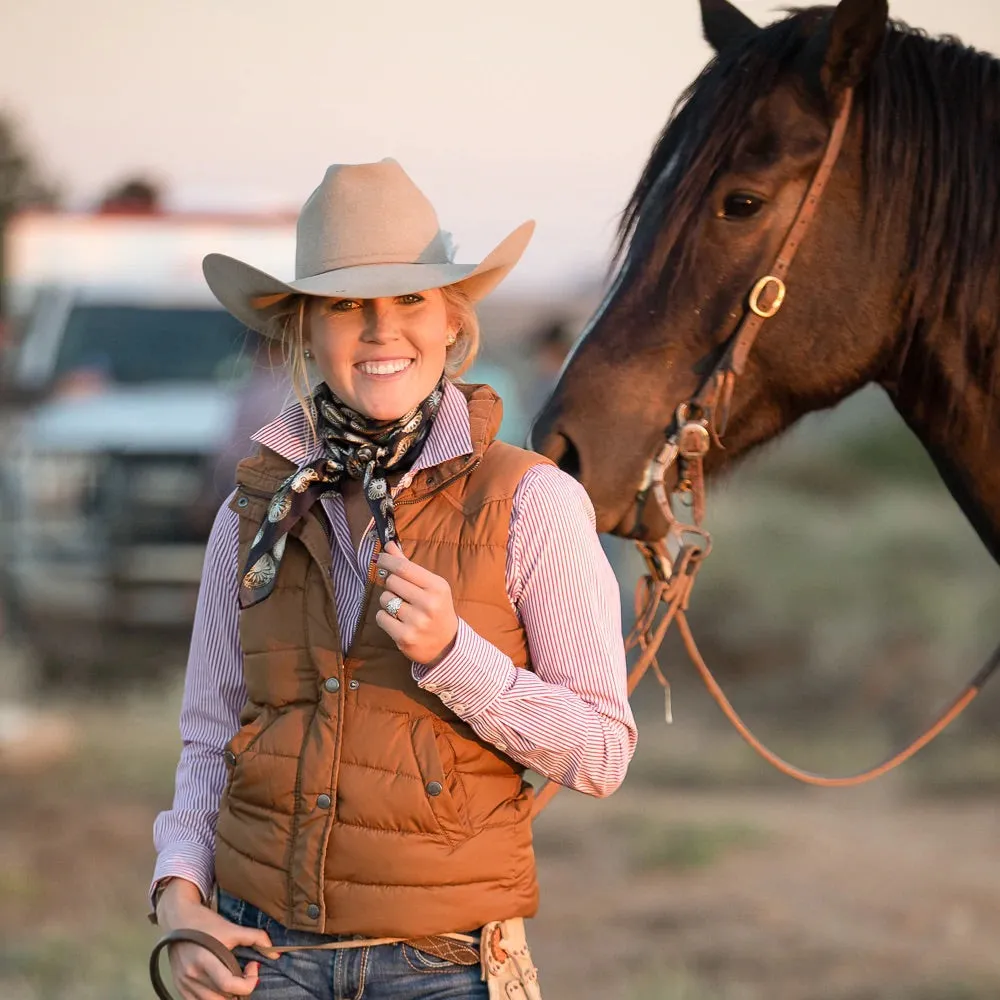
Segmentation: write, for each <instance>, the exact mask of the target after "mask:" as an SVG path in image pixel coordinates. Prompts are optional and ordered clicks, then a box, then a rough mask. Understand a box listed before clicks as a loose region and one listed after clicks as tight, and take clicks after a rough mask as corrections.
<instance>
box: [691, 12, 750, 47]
mask: <svg viewBox="0 0 1000 1000" xmlns="http://www.w3.org/2000/svg"><path fill="white" fill-rule="evenodd" d="M701 25H702V30H703V31H704V33H705V41H706V42H708V44H709V45H711V46H712V48H713V49H715V51H716V52H721V51H722V50H723V49H725V48H728V47H729V46H730V45H732V44H733V43H734V42H736V41H737V40H738V39H740V38H745V37H746V36H747V35H749V34H753V32H755V31H756V30H757V25H756V24H754V23H753V21H751V20H750V18H749V17H747V16H746V14H744V13H743V11H741V10H740V9H739V8H737V7H734V6H733V5H732V4H731V3H730V2H729V0H701Z"/></svg>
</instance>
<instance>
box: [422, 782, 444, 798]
mask: <svg viewBox="0 0 1000 1000" xmlns="http://www.w3.org/2000/svg"><path fill="white" fill-rule="evenodd" d="M426 791H427V794H428V795H440V794H441V793H442V792H443V791H444V788H443V786H442V785H441V782H440V781H428V782H427V787H426Z"/></svg>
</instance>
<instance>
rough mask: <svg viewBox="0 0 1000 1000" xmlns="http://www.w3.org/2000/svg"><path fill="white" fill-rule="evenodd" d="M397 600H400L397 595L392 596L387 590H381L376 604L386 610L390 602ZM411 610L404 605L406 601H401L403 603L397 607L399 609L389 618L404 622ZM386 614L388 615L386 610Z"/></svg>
mask: <svg viewBox="0 0 1000 1000" xmlns="http://www.w3.org/2000/svg"><path fill="white" fill-rule="evenodd" d="M399 599H400V598H399V595H398V594H393V593H392V592H391V591H388V590H383V591H382V593H381V594H379V595H378V603H379V605H380V606H381V607H382V608H383V609H387V608H388V605H389V602H390V601H398V600H399ZM411 610H412V609H411V608H410V606H409V605H408V604H407V603H406V601H403V603H402V604H400V605H399V609H398V610H397V611H396V613H395V614H394V615H392V616H391V617H393V618H395V619H396V621H400V622H405V621H407V620H408V616H409V613H410V611H411ZM386 614H389V611H388V610H386Z"/></svg>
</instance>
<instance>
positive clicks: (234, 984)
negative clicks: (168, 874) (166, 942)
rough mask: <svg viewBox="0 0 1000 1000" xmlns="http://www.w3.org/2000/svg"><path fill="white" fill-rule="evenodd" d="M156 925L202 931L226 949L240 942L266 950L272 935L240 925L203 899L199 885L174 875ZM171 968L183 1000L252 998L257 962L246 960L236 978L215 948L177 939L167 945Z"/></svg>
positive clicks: (163, 894)
mask: <svg viewBox="0 0 1000 1000" xmlns="http://www.w3.org/2000/svg"><path fill="white" fill-rule="evenodd" d="M156 920H157V924H158V925H159V926H160V927H162V928H163V929H164V930H165V931H173V930H177V929H178V928H180V927H186V928H193V929H194V930H199V931H204V932H205V933H206V934H211V935H212V937H214V938H217V939H218V940H219V941H221V942H222V943H223V944H224V945H225V946H226V947H227V948H235V947H237V946H238V945H244V946H246V947H251V948H256V949H257V950H258V951H261V952H264V953H266V952H267V951H269V950H270V948H271V939H270V938H269V937H268V936H267V934H266V933H265V932H264V931H260V930H257V929H256V928H254V927H241V926H240V925H239V924H234V923H232V922H231V921H229V920H226V918H225V917H221V916H219V914H218V913H216V912H215V911H214V910H212V909H211V908H210V907H208V906H206V905H205V904H204V903H203V902H202V901H201V893H200V892H199V891H198V887H197V886H196V885H195V884H194V883H193V882H189V881H188V880H187V879H183V878H175V879H172V880H171V881H170V883H169V884H168V885H167V886H166V887H165V888H164V890H163V893H162V895H161V896H160V900H159V902H158V903H157V905H156ZM167 952H168V954H169V956H170V971H171V973H172V974H173V977H174V984H175V986H176V987H177V989H178V990H179V991H180V995H181V997H183V998H184V1000H228V998H229V997H232V996H237V997H245V996H249V995H250V994H251V993H252V992H253V990H254V988H255V987H256V985H257V975H258V973H259V971H260V963H259V962H248V963H247V965H246V967H245V968H244V970H243V975H242V976H234V975H233V974H232V973H231V972H230V971H229V970H228V969H227V968H226V967H225V966H224V965H223V964H222V963H221V962H220V961H219V960H218V959H217V958H216V957H215V956H214V955H213V954H212V953H211V952H209V951H207V950H206V949H205V948H202V947H201V946H200V945H196V944H189V943H187V942H183V941H182V942H179V943H178V944H172V945H170V946H169V947H168V949H167Z"/></svg>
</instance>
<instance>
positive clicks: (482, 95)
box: [0, 0, 1000, 291]
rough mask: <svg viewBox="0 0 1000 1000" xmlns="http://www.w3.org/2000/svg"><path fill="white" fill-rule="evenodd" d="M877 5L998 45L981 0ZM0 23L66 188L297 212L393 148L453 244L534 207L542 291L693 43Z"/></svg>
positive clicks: (996, 24)
mask: <svg viewBox="0 0 1000 1000" xmlns="http://www.w3.org/2000/svg"><path fill="white" fill-rule="evenodd" d="M792 2H794V0H792ZM787 5H790V4H786V3H780V2H779V3H774V2H771V0H767V2H763V0H743V2H742V3H740V4H739V6H740V7H741V9H742V10H743V11H744V12H745V13H747V14H748V15H750V16H751V17H753V18H754V19H755V20H756V21H757V22H758V23H766V22H767V21H769V20H772V19H774V18H775V17H777V16H778V10H779V8H780V7H784V6H787ZM891 12H892V15H893V16H894V17H898V18H901V19H903V20H906V21H908V22H910V23H911V24H914V25H919V26H921V27H923V28H926V29H928V30H929V31H931V32H932V33H940V32H948V33H951V34H956V35H958V36H959V37H961V38H962V39H963V41H965V42H967V43H969V44H972V45H975V46H976V47H977V48H981V49H985V50H987V51H991V52H994V53H997V54H1000V3H997V0H950V2H948V3H941V2H940V0H896V2H895V3H892V4H891ZM0 38H2V39H3V40H4V43H5V44H4V52H3V58H2V59H0V107H3V108H4V109H6V110H8V111H10V112H12V113H13V114H14V115H15V116H16V118H17V119H18V120H19V122H20V123H21V125H22V128H23V132H24V135H25V138H26V140H27V142H28V144H29V145H30V146H31V148H32V149H33V150H34V152H35V153H36V155H37V157H38V159H39V161H40V162H41V165H42V166H43V168H44V170H45V171H46V172H47V173H48V174H49V175H50V176H51V177H52V178H53V179H54V180H56V182H57V183H58V184H59V185H60V187H61V189H62V191H63V192H64V194H65V196H66V199H67V201H68V202H69V203H70V204H71V205H74V206H87V205H90V204H92V203H93V201H94V200H95V199H96V198H98V197H99V195H100V193H101V192H102V191H103V190H104V189H105V188H106V187H107V186H108V185H110V184H112V183H114V182H116V181H118V180H120V179H122V178H123V177H124V176H127V175H130V174H133V173H136V172H140V173H145V174H148V175H151V176H152V177H154V178H156V179H158V180H159V181H160V182H161V183H162V184H163V186H164V189H165V191H166V194H167V200H168V203H169V204H172V205H174V206H176V207H179V208H186V209H190V208H196V209H204V210H227V209H239V210H244V209H273V208H287V209H291V210H293V211H297V210H298V208H299V207H300V206H301V204H302V203H303V202H304V200H305V199H306V198H307V197H308V195H309V193H310V191H311V190H312V189H313V188H314V187H315V186H316V185H317V184H318V183H319V181H320V180H321V178H322V176H323V173H324V170H325V168H326V166H327V165H328V164H330V163H337V162H340V163H350V162H365V161H371V160H378V159H381V158H382V157H384V156H393V157H395V158H396V159H397V160H399V161H400V162H401V163H402V165H403V166H404V168H405V169H406V170H407V172H408V173H409V174H410V176H411V177H412V178H413V179H414V180H415V181H416V183H417V184H418V185H419V186H420V187H421V188H422V189H423V190H424V192H425V193H426V194H427V195H428V197H429V198H430V199H431V201H432V202H433V203H434V205H435V207H436V208H437V211H438V215H439V218H440V221H441V224H442V226H443V227H444V228H446V229H449V230H451V231H452V232H453V233H454V234H455V236H456V241H457V243H458V246H459V259H460V260H471V261H475V260H478V259H480V257H481V256H483V255H484V254H485V253H486V252H488V251H489V250H490V249H491V248H492V246H493V245H494V244H495V243H497V242H499V240H500V239H502V238H503V237H504V236H505V235H506V234H507V233H508V232H509V231H510V230H512V229H514V227H515V226H517V225H518V224H519V223H520V222H521V221H523V220H524V219H528V218H534V219H536V220H537V222H538V229H537V232H536V236H535V238H534V240H533V242H532V245H531V246H530V247H529V249H528V251H527V253H526V254H525V256H524V258H523V260H522V262H521V264H520V265H519V267H518V269H517V271H515V273H514V275H513V276H512V278H511V279H509V281H510V282H511V284H512V285H513V286H515V287H521V288H525V289H527V288H531V289H532V290H543V291H544V290H545V289H546V288H550V287H555V286H557V285H558V286H560V287H561V288H566V287H573V286H574V284H576V283H583V282H585V281H588V280H593V279H595V278H598V279H599V278H600V277H601V276H602V274H603V273H604V269H605V268H606V265H607V261H608V257H609V250H610V246H611V242H612V239H613V234H614V229H615V225H616V222H617V218H618V215H619V213H620V211H621V209H622V207H623V206H624V204H625V202H626V201H627V199H628V196H629V193H630V191H631V189H632V187H633V185H634V183H635V181H636V179H637V177H638V175H639V173H640V171H641V168H642V165H643V163H644V162H645V159H646V156H647V155H648V153H649V150H650V148H651V145H652V143H653V142H654V140H655V138H656V136H657V134H658V132H659V130H660V129H661V127H662V125H663V123H664V121H665V119H666V117H667V115H668V113H669V111H670V108H671V106H672V104H673V102H674V100H675V99H676V98H677V96H678V95H679V93H680V92H681V91H682V90H683V89H684V87H685V86H686V85H687V84H688V83H689V82H690V81H691V80H692V79H693V78H694V76H695V75H696V74H697V73H698V71H699V70H700V69H701V67H702V66H703V65H704V63H705V62H706V61H707V59H708V58H709V55H710V53H709V49H708V47H707V45H706V44H705V43H704V42H703V41H702V39H701V34H700V20H699V8H698V4H697V2H696V0H611V2H607V0H605V2H602V3H596V2H595V0H504V2H502V3H483V2H482V0H464V2H459V0H423V2H420V3H414V2H413V0H353V2H350V3H348V2H345V0H283V2H282V3H280V4H279V3H276V2H274V0H88V2H87V3H85V4H81V3H79V2H76V0H30V2H24V0H22V2H18V0H0ZM290 271H291V262H289V273H290Z"/></svg>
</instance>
